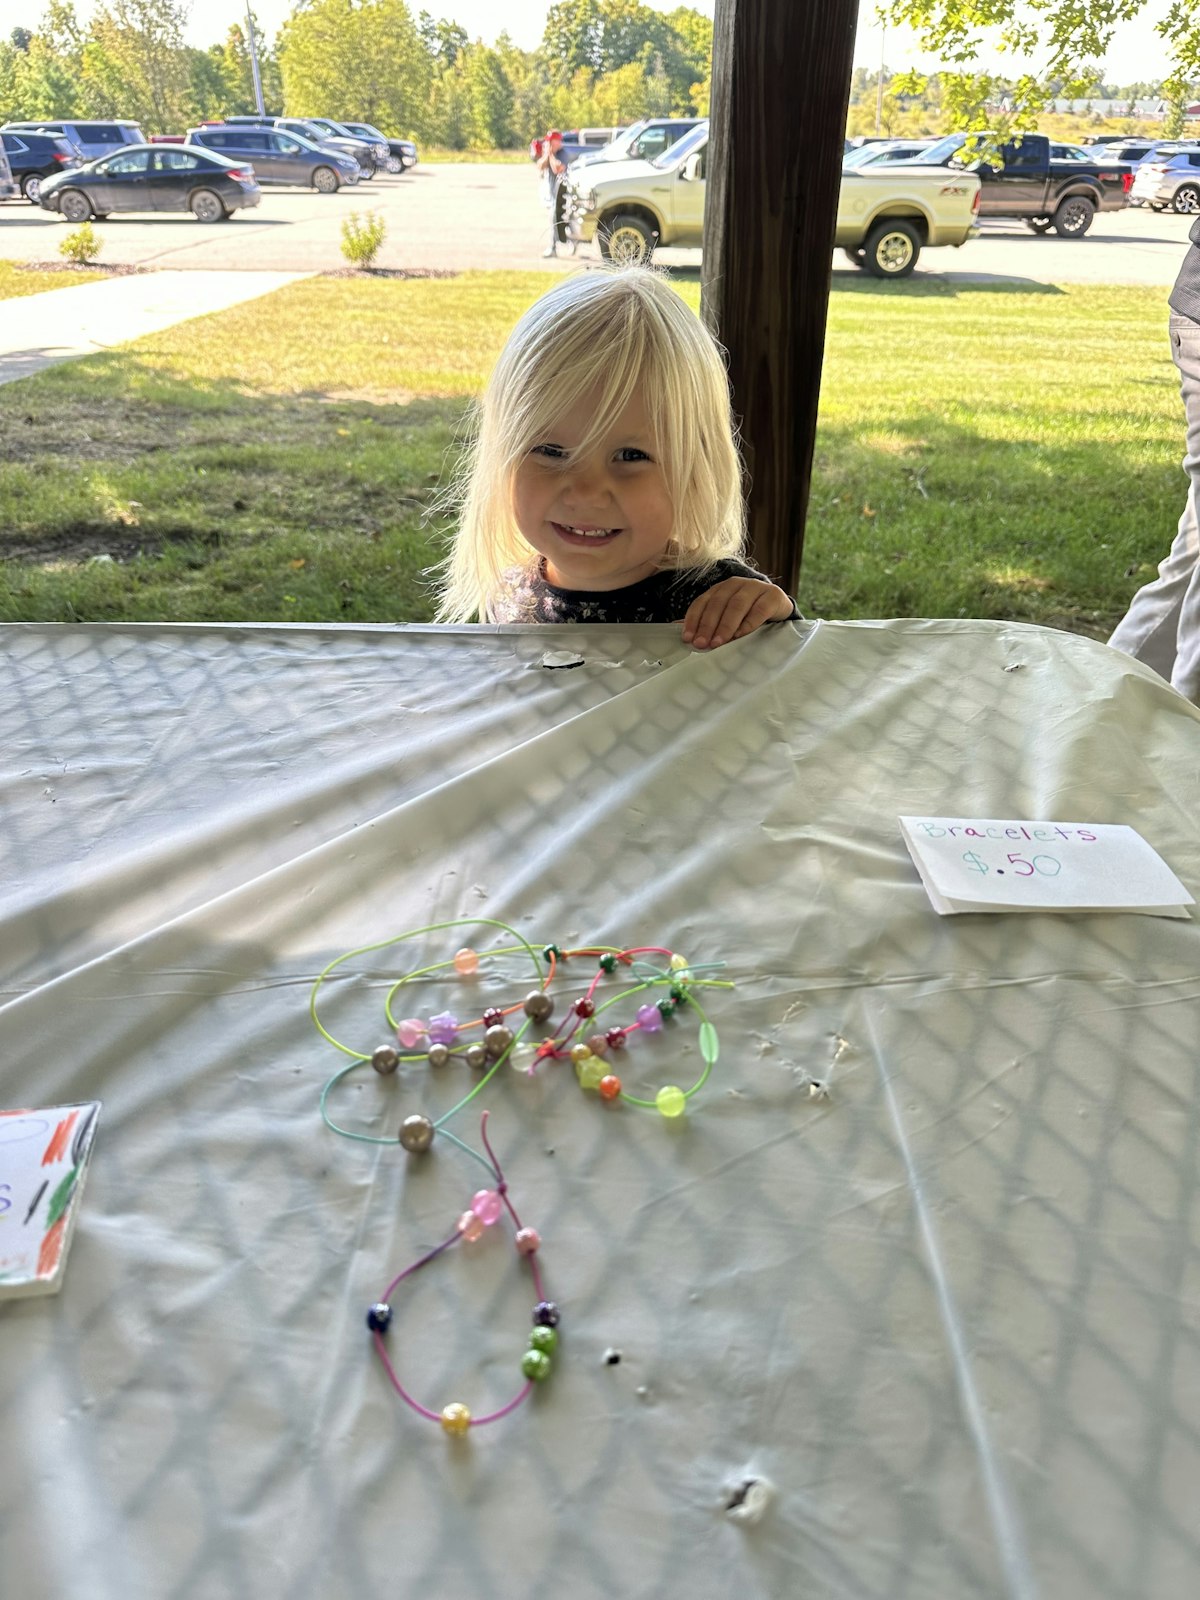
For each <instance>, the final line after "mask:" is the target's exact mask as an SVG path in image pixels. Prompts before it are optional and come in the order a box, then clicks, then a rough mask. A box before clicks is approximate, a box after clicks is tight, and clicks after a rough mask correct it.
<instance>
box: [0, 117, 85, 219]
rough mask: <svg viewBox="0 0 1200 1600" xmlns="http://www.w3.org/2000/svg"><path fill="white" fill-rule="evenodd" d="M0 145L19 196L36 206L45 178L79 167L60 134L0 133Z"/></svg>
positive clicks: (75, 155)
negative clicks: (18, 190)
mask: <svg viewBox="0 0 1200 1600" xmlns="http://www.w3.org/2000/svg"><path fill="white" fill-rule="evenodd" d="M0 143H2V144H3V146H4V154H5V155H6V156H7V157H8V166H9V175H10V177H12V179H13V180H14V181H15V182H16V183H17V184H18V185H19V186H20V190H21V193H22V194H23V195H24V196H25V198H26V200H28V201H30V203H31V204H33V205H37V198H38V190H39V189H40V188H41V186H42V181H43V179H45V178H51V177H53V176H54V174H55V173H56V172H66V171H68V170H69V169H70V168H72V167H78V166H79V165H81V162H80V158H79V156H78V155H77V154H76V152H75V146H74V145H73V144H71V143H70V142H69V141H68V140H66V139H64V138H63V136H62V134H61V133H30V132H29V131H28V129H22V130H21V131H20V132H19V133H18V132H16V131H15V130H14V131H11V132H9V131H5V132H0Z"/></svg>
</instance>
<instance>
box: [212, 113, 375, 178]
mask: <svg viewBox="0 0 1200 1600" xmlns="http://www.w3.org/2000/svg"><path fill="white" fill-rule="evenodd" d="M224 120H225V124H226V125H227V126H229V127H234V128H277V129H279V130H280V131H281V132H283V133H290V134H294V135H295V136H296V137H297V138H299V139H307V140H308V142H309V144H315V145H321V146H323V147H324V148H326V149H328V150H336V151H338V152H339V153H340V154H341V155H344V156H353V158H354V160H355V161H356V162H357V163H358V168H359V172H360V173H361V174H362V175H363V176H364V177H368V178H371V177H374V175H375V171H376V168H377V166H378V163H377V161H376V159H375V155H374V152H373V151H372V149H371V145H370V142H369V141H368V140H366V139H358V138H352V137H350V136H349V135H348V134H329V133H326V132H325V129H324V128H323V127H321V125H320V123H319V121H318V120H316V119H314V118H311V117H258V116H254V117H226V118H225V119H224ZM214 126H215V124H214Z"/></svg>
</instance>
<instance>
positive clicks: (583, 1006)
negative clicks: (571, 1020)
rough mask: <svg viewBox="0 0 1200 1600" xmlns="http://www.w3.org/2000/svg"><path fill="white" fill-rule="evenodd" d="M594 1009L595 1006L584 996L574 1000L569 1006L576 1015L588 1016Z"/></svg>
mask: <svg viewBox="0 0 1200 1600" xmlns="http://www.w3.org/2000/svg"><path fill="white" fill-rule="evenodd" d="M595 1009H596V1008H595V1006H594V1005H593V1004H592V1002H591V1001H590V1000H589V999H588V998H587V997H586V996H584V997H582V998H581V999H579V1000H576V1002H575V1004H574V1005H573V1006H572V1007H571V1010H572V1011H574V1013H575V1015H576V1016H577V1017H590V1016H591V1015H592V1013H593V1012H594V1011H595Z"/></svg>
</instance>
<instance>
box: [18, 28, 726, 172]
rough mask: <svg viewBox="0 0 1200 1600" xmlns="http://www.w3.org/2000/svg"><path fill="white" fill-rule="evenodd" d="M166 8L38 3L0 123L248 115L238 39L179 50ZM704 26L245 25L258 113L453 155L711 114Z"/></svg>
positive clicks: (234, 32)
mask: <svg viewBox="0 0 1200 1600" xmlns="http://www.w3.org/2000/svg"><path fill="white" fill-rule="evenodd" d="M187 15H188V7H187V5H186V4H182V3H179V0H107V3H106V4H103V5H101V6H100V7H99V8H98V9H97V10H96V11H95V12H94V13H93V15H92V16H91V18H90V20H89V21H88V22H87V23H86V24H83V23H81V22H80V21H79V19H78V17H77V16H76V12H75V7H74V4H73V3H72V0H49V4H48V5H47V7H46V10H45V13H44V14H43V16H42V18H41V20H40V22H39V23H38V25H37V27H36V28H32V29H31V28H14V29H13V31H12V33H11V35H10V36H9V38H8V40H7V41H3V42H0V120H4V121H8V120H32V119H34V118H37V117H45V118H47V119H49V118H62V117H75V118H80V117H82V118H87V117H122V118H129V119H131V120H133V121H136V122H137V123H139V124H140V125H141V127H142V128H143V129H144V130H145V131H146V132H147V133H151V132H154V133H179V132H182V131H183V130H184V129H185V128H187V127H190V126H193V125H195V124H196V123H198V122H202V121H204V120H211V119H217V118H220V117H226V116H231V115H237V114H250V113H253V112H254V111H255V110H256V106H255V99H254V85H253V76H252V71H251V62H250V50H249V45H248V42H247V36H246V32H245V30H244V29H243V28H242V27H241V26H240V25H235V26H233V27H231V28H230V29H229V31H228V33H227V34H226V36H225V38H224V39H223V40H221V41H219V42H218V43H215V44H212V45H210V46H208V48H207V49H198V48H196V47H194V46H190V45H187V44H185V42H184V31H185V26H186V23H187ZM712 32H713V25H712V22H711V20H710V19H709V18H707V17H705V16H704V15H703V14H702V13H700V12H698V11H695V10H693V9H692V8H691V7H689V6H684V5H681V6H678V7H676V9H675V10H673V11H670V12H662V11H655V10H653V9H652V8H651V7H650V6H647V5H644V4H642V3H641V0H558V3H557V4H554V5H551V6H550V8H549V10H548V12H547V15H546V25H545V30H544V33H543V37H542V42H541V44H540V45H539V46H538V48H537V49H536V50H523V49H521V48H520V47H519V46H517V45H515V44H514V43H513V42H512V40H511V39H510V38H509V37H508V35H507V34H501V35H500V37H499V39H498V40H497V41H496V43H495V45H487V44H484V43H483V42H482V41H480V40H475V41H472V40H471V39H470V38H468V36H467V33H466V31H465V29H463V28H462V27H461V26H460V25H459V24H458V23H456V22H454V21H452V20H450V19H446V18H437V17H434V16H433V15H431V14H430V13H429V12H428V11H419V12H418V13H417V14H416V15H415V16H414V14H413V12H412V10H411V9H410V8H409V6H408V5H407V4H406V3H405V0H298V4H297V5H296V7H295V10H294V12H293V14H292V15H291V16H290V17H289V18H288V19H287V21H286V22H285V23H284V24H283V27H282V28H281V29H280V32H279V34H278V36H277V37H276V38H274V39H266V38H264V37H263V35H262V33H261V32H260V31H259V30H258V27H257V23H256V25H255V35H256V40H257V44H258V58H259V69H260V73H261V77H262V89H263V99H264V104H265V106H266V109H267V110H268V112H276V113H286V114H287V115H290V116H327V117H333V118H334V119H340V118H342V117H346V118H349V119H351V120H353V121H355V122H370V123H374V124H375V125H376V126H378V127H379V128H381V129H382V130H383V131H384V132H386V133H388V134H390V135H392V136H393V137H395V136H404V137H409V138H413V139H417V140H420V141H423V142H425V143H426V144H433V145H442V146H445V147H448V148H450V149H454V150H462V149H468V148H471V149H493V148H495V149H504V148H513V147H518V146H523V145H524V144H526V143H527V141H528V140H529V139H530V138H531V137H533V136H534V135H535V134H537V133H539V132H544V131H545V130H546V128H548V127H551V126H557V127H564V128H571V127H579V126H594V127H610V126H612V127H616V126H619V125H622V124H625V123H629V122H633V121H635V120H637V119H638V118H639V117H643V116H662V115H685V116H686V115H692V116H703V115H705V114H706V113H707V111H708V98H709V86H710V72H711V59H712Z"/></svg>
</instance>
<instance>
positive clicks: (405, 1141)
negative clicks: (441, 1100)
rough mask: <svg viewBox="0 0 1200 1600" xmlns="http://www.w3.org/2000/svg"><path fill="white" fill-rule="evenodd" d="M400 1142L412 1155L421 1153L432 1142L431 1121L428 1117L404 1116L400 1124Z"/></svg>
mask: <svg viewBox="0 0 1200 1600" xmlns="http://www.w3.org/2000/svg"><path fill="white" fill-rule="evenodd" d="M400 1143H401V1145H402V1146H403V1147H404V1149H405V1150H407V1151H409V1153H410V1154H412V1155H416V1156H419V1155H423V1154H424V1153H425V1151H426V1150H428V1149H429V1146H430V1145H431V1144H432V1143H433V1123H432V1122H430V1120H429V1118H428V1117H422V1116H413V1117H405V1119H404V1121H403V1122H402V1123H401V1124H400Z"/></svg>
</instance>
